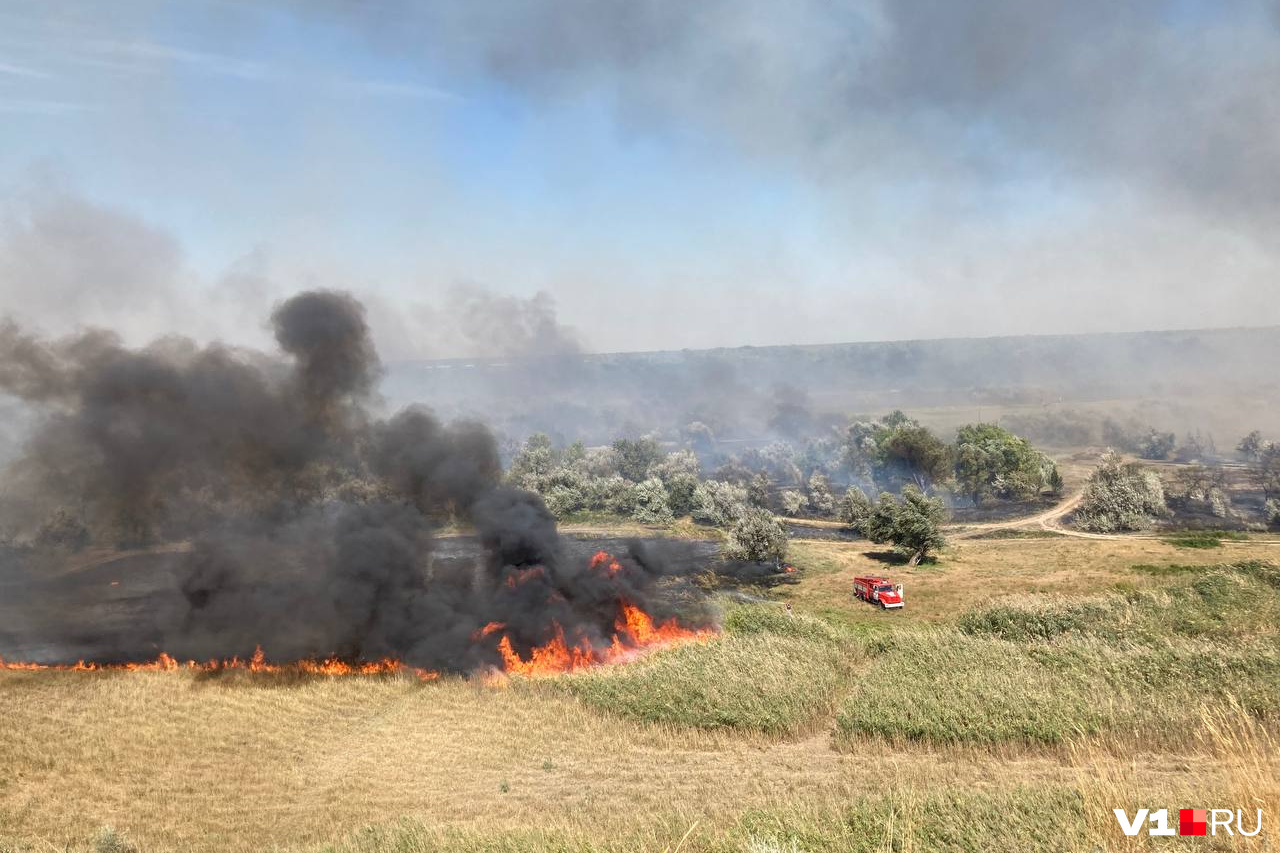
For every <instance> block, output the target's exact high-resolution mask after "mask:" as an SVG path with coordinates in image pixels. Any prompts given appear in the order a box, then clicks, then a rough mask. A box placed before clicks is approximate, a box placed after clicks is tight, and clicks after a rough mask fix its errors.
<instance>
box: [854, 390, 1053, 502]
mask: <svg viewBox="0 0 1280 853" xmlns="http://www.w3.org/2000/svg"><path fill="white" fill-rule="evenodd" d="M844 459H845V464H846V466H847V467H848V469H849V470H850V471H851V472H853V474H854V475H855V479H857V480H862V481H864V482H867V481H870V482H874V483H875V484H876V486H877V487H879V488H880V489H882V490H884V491H893V492H897V491H901V490H902V488H903V487H904V486H906V485H908V484H911V485H914V486H916V488H918V489H919V490H920V491H922V492H925V493H927V492H929V491H931V490H932V489H933V488H934V487H935V486H940V485H953V486H954V489H955V491H956V493H958V494H960V495H963V496H965V497H966V498H968V499H969V500H971V501H972V502H973V504H974V505H975V506H978V505H981V504H983V503H985V502H987V501H989V500H992V499H998V500H1027V499H1029V498H1033V497H1035V496H1036V495H1038V494H1039V493H1040V492H1042V491H1044V490H1046V489H1047V490H1050V491H1052V492H1054V493H1059V492H1061V490H1062V478H1061V476H1060V475H1059V474H1058V468H1057V466H1056V465H1055V464H1054V463H1053V461H1052V460H1050V459H1049V458H1048V457H1047V456H1045V455H1044V454H1043V453H1041V452H1040V451H1038V450H1036V449H1035V448H1034V447H1032V446H1031V444H1030V443H1029V442H1028V441H1027V440H1026V439H1023V438H1020V437H1019V436H1016V435H1014V434H1013V433H1012V432H1010V431H1009V430H1007V429H1005V428H1004V427H1001V426H998V425H997V424H970V425H968V426H964V427H961V428H960V430H959V431H958V432H957V433H956V440H955V443H954V444H950V445H948V444H945V443H944V442H943V441H942V440H941V439H939V438H938V437H937V436H936V435H934V434H933V433H932V432H931V431H930V430H929V429H928V428H926V427H924V426H922V425H921V424H920V423H919V422H918V421H916V420H913V419H911V418H908V417H907V416H906V415H904V414H903V413H902V412H893V413H892V414H890V415H888V416H887V417H885V418H884V419H883V420H882V421H873V422H870V423H868V422H859V423H855V424H853V425H852V426H850V427H849V430H848V435H847V439H846V442H845V450H844Z"/></svg>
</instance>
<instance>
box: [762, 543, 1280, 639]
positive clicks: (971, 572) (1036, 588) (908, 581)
mask: <svg viewBox="0 0 1280 853" xmlns="http://www.w3.org/2000/svg"><path fill="white" fill-rule="evenodd" d="M790 553H791V561H792V563H793V564H794V565H795V566H797V567H798V568H799V569H801V570H803V572H804V575H803V578H802V582H801V583H800V584H798V585H795V586H783V587H779V589H778V592H777V595H778V597H779V598H781V599H783V600H788V601H792V602H794V603H795V605H796V606H798V607H801V608H803V609H805V610H808V611H811V612H814V613H818V614H821V615H823V616H826V617H828V618H832V619H836V620H839V621H843V622H847V623H852V624H859V625H867V626H873V627H888V626H891V625H900V624H902V623H903V622H908V621H909V622H917V621H922V622H942V621H951V620H954V619H955V618H956V617H957V616H958V615H959V614H960V613H961V612H962V611H964V610H965V609H967V608H969V607H973V606H976V605H979V604H982V603H985V602H987V601H989V600H991V599H993V598H1004V597H1007V596H1010V595H1014V594H1020V593H1057V594H1061V595H1068V596H1079V595H1093V594H1096V593H1099V592H1107V591H1114V590H1128V589H1134V588H1139V589H1142V588H1149V587H1155V586H1160V585H1162V584H1165V583H1167V582H1168V581H1167V579H1164V578H1161V577H1159V576H1156V575H1152V574H1151V573H1144V572H1141V571H1134V569H1133V567H1134V566H1136V565H1149V566H1168V565H1178V564H1186V563H1214V562H1223V561H1227V560H1230V561H1233V562H1234V561H1237V560H1247V559H1259V560H1268V559H1269V560H1280V545H1277V544H1272V543H1268V542H1256V541H1249V542H1232V543H1227V544H1225V545H1224V547H1223V548H1221V549H1215V550H1214V551H1197V552H1192V553H1190V554H1189V553H1188V552H1187V551H1186V550H1185V549H1181V548H1177V547H1174V546H1173V545H1170V544H1169V543H1167V542H1163V541H1160V540H1154V539H1097V540H1095V539H1077V538H1073V537H1066V536H1063V537H1053V538H1048V539H963V540H958V541H956V542H953V543H951V544H950V545H948V546H947V548H946V549H945V550H944V551H943V552H942V554H941V556H940V557H939V560H938V562H937V563H929V564H925V565H920V566H914V567H908V566H906V565H896V564H893V563H886V562H884V561H883V560H880V559H876V558H875V557H873V556H872V555H879V554H887V553H888V546H885V545H873V544H872V543H870V542H865V541H858V542H841V541H826V540H817V539H811V540H799V541H793V542H792V543H791V552H790ZM864 574H883V575H888V576H890V577H892V578H894V579H896V580H898V581H900V582H902V583H903V585H904V586H905V590H906V601H907V606H906V608H905V609H903V610H901V611H889V612H884V611H881V610H879V609H878V608H875V607H872V606H870V605H867V604H864V603H862V602H860V601H857V600H856V599H854V598H853V597H852V596H851V595H850V591H851V589H852V588H853V579H854V578H855V577H857V576H858V575H864Z"/></svg>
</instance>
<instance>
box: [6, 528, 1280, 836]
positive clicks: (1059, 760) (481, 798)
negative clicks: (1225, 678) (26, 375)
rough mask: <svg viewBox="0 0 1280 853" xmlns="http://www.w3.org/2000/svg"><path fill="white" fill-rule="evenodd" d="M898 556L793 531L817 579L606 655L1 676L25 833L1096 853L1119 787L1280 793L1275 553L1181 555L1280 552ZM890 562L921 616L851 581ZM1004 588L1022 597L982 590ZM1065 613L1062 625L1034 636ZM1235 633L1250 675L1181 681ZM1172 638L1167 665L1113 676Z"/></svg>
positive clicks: (1235, 658)
mask: <svg viewBox="0 0 1280 853" xmlns="http://www.w3.org/2000/svg"><path fill="white" fill-rule="evenodd" d="M878 550H879V549H878V548H877V547H876V546H871V545H869V544H868V543H865V542H832V541H797V542H795V543H794V562H795V564H796V565H797V566H798V567H799V569H800V582H799V583H797V584H794V585H785V586H782V587H779V588H777V589H775V590H774V591H773V592H772V593H770V594H769V595H770V596H771V599H772V600H770V601H766V602H764V603H760V604H755V605H748V606H746V607H737V608H734V607H731V606H727V607H728V613H729V615H728V621H727V625H726V632H725V634H724V635H723V636H722V637H719V638H717V639H714V640H711V641H709V642H707V643H705V644H696V645H693V646H686V647H681V648H676V649H671V650H667V651H664V652H657V653H655V654H653V655H652V656H651V657H650V658H648V659H645V660H642V661H640V662H638V663H635V664H630V665H627V666H624V667H620V668H616V669H614V670H608V669H606V670H604V671H601V672H593V673H589V674H586V675H575V676H568V677H560V678H555V679H547V680H540V681H526V680H520V679H510V680H505V679H504V680H483V679H473V680H470V681H468V680H463V679H445V680H443V681H441V682H437V683H419V682H417V681H415V680H412V679H407V678H399V677H388V678H345V679H343V678H339V679H326V678H318V679H312V680H298V679H297V678H296V677H294V678H283V677H265V676H251V675H249V674H247V673H235V674H232V675H230V676H224V677H208V676H199V675H195V674H190V673H183V672H178V673H164V672H141V673H74V672H66V673H56V672H36V673H21V672H0V717H2V718H3V720H4V723H3V726H2V727H0V767H3V768H4V773H3V774H2V775H0V850H4V851H10V850H13V851H23V853H26V851H41V850H82V849H84V850H95V849H96V850H98V851H117V853H118V851H127V850H130V849H137V850H141V851H144V852H145V853H156V852H157V851H197V853H198V852H199V851H210V853H212V851H218V853H232V851H258V850H287V851H320V850H334V851H351V853H356V851H360V853H374V851H389V850H404V851H434V850H439V851H445V850H450V851H452V850H462V851H468V850H476V851H479V850H484V851H512V853H514V851H525V850H531V851H566V853H567V851H655V853H658V852H659V851H676V850H681V851H685V853H690V851H725V853H728V851H753V853H771V851H837V850H841V851H843V850H868V851H871V850H903V851H906V850H913V851H926V850H956V849H961V850H964V849H967V850H974V851H978V850H1008V851H1014V850H1019V851H1021V850H1042V849H1043V850H1062V851H1086V850H1088V851H1092V850H1094V849H1098V848H1099V847H1100V846H1103V847H1105V849H1108V850H1109V849H1131V847H1125V846H1124V845H1126V844H1128V845H1132V844H1133V842H1134V839H1128V838H1125V837H1124V836H1121V835H1119V833H1118V829H1117V827H1116V822H1115V820H1114V818H1113V817H1112V816H1111V809H1112V808H1114V807H1116V806H1123V807H1127V808H1130V809H1132V808H1135V807H1139V806H1147V805H1150V806H1152V807H1159V806H1160V805H1167V806H1168V807H1170V808H1176V807H1177V806H1178V805H1180V804H1182V805H1187V804H1195V805H1197V806H1198V805H1201V804H1203V803H1204V802H1205V801H1206V800H1207V799H1211V800H1212V801H1213V802H1214V803H1222V802H1230V803H1233V804H1238V805H1239V806H1240V807H1249V806H1250V804H1251V803H1254V802H1258V803H1260V804H1261V805H1262V807H1263V808H1264V809H1266V810H1268V813H1269V814H1277V813H1280V811H1278V810H1280V784H1278V783H1277V781H1276V780H1277V779H1278V778H1280V760H1278V759H1277V750H1276V749H1275V747H1276V741H1275V740H1274V731H1273V729H1271V728H1269V727H1268V725H1267V724H1264V723H1263V722H1260V720H1262V719H1264V718H1268V717H1269V718H1271V719H1272V720H1274V713H1275V711H1274V709H1275V708H1276V707H1277V703H1280V678H1278V677H1277V673H1280V665H1277V660H1276V658H1277V652H1276V631H1277V628H1276V624H1277V622H1280V620H1277V610H1276V600H1277V596H1276V595H1275V593H1274V592H1267V589H1269V588H1268V587H1266V586H1265V585H1264V584H1263V581H1259V580H1258V577H1262V578H1263V580H1264V581H1265V580H1266V579H1268V578H1271V577H1272V575H1269V574H1265V573H1264V574H1263V575H1257V577H1255V576H1254V575H1256V574H1257V573H1256V572H1254V574H1250V573H1249V571H1253V570H1249V571H1243V572H1241V571H1234V570H1232V571H1217V570H1211V569H1194V570H1178V569H1174V570H1168V569H1164V570H1162V569H1161V567H1168V566H1178V565H1185V564H1191V563H1198V564H1206V565H1207V564H1212V563H1220V562H1227V561H1231V562H1240V561H1245V560H1249V559H1259V560H1266V559H1271V560H1275V559H1276V558H1277V557H1280V553H1278V552H1280V546H1276V545H1271V544H1266V543H1261V542H1248V543H1228V544H1226V545H1224V546H1223V547H1222V548H1220V549H1216V550H1215V551H1211V552H1208V553H1206V552H1199V551H1197V552H1188V551H1186V550H1183V549H1178V548H1175V547H1173V546H1171V545H1169V544H1166V543H1164V542H1160V541H1154V540H1097V541H1095V540H1084V539H1076V538H1068V537H1049V538H1028V539H1022V538H1009V539H968V540H961V541H957V542H955V543H954V544H953V545H951V546H950V547H948V548H947V549H946V550H945V551H944V553H943V554H942V557H941V560H940V561H939V562H938V563H937V564H935V565H928V566H921V567H916V568H912V569H907V568H905V567H902V566H895V565H886V564H885V563H883V562H881V560H880V559H877V557H876V554H877V551H878ZM1135 566H1139V567H1143V566H1145V567H1153V566H1154V567H1156V568H1154V569H1152V568H1137V569H1135V568H1134V567H1135ZM886 569H887V570H888V571H889V572H890V573H892V574H894V575H895V576H897V577H899V578H901V579H902V580H903V581H904V583H905V584H906V587H907V596H908V608H907V609H906V610H905V611H902V612H889V613H885V612H882V611H880V610H878V609H875V608H873V607H870V606H868V605H865V604H860V603H858V602H856V601H854V600H852V598H851V597H850V595H849V580H850V578H851V577H852V576H853V575H854V574H857V573H861V572H863V571H880V570H886ZM1260 571H1261V570H1260ZM1191 579H1196V582H1197V583H1199V582H1200V581H1201V580H1203V581H1204V583H1209V581H1210V580H1212V581H1213V583H1214V584H1217V585H1216V586H1213V585H1211V587H1212V588H1208V587H1206V589H1208V592H1204V591H1203V590H1202V591H1201V592H1195V591H1194V590H1195V589H1199V588H1198V587H1194V586H1188V582H1189V580H1191ZM1045 594H1047V595H1045ZM1100 596H1101V598H1099V597H1100ZM1215 596H1217V597H1215ZM1221 596H1226V598H1222V597H1221ZM1232 596H1234V597H1232ZM782 600H788V601H791V602H793V605H794V608H795V611H796V615H795V616H794V617H792V618H790V619H788V618H787V617H786V616H785V614H784V613H783V610H782V608H781V607H780V606H779V603H778V602H779V601H782ZM1004 600H1009V601H1013V602H1022V604H1019V605H1018V606H1019V607H1023V606H1024V605H1025V607H1024V609H1022V610H1016V609H1015V612H1014V615H1013V617H1012V620H1011V621H1010V619H1009V618H1006V617H1007V614H994V615H993V614H992V613H989V612H986V611H983V610H982V608H983V607H984V606H985V605H989V604H991V603H992V602H997V603H998V602H1000V601H1004ZM1037 601H1038V602H1041V604H1035V605H1033V604H1029V603H1027V602H1037ZM1096 601H1101V602H1103V603H1102V604H1097V605H1096V606H1095V605H1094V604H1089V603H1090V602H1096ZM1108 602H1109V603H1108ZM1238 602H1245V604H1244V605H1242V606H1240V607H1239V608H1238V609H1239V614H1240V616H1239V619H1240V621H1239V624H1236V623H1235V622H1233V621H1232V620H1233V619H1235V616H1234V615H1233V613H1234V612H1235V608H1236V604H1237V603H1238ZM1086 604H1087V605H1088V606H1089V607H1095V609H1096V607H1104V608H1111V609H1110V610H1105V613H1107V614H1115V619H1114V620H1110V621H1098V620H1095V621H1094V622H1090V621H1089V619H1092V618H1093V617H1092V616H1090V617H1089V619H1085V618H1083V617H1079V614H1078V613H1077V612H1076V610H1075V609H1073V608H1077V605H1079V606H1080V607H1084V606H1085V605H1086ZM1184 604H1185V607H1184ZM975 608H976V609H975ZM1037 608H1039V609H1037ZM1046 608H1047V610H1050V611H1053V612H1054V613H1057V614H1058V616H1057V617H1055V618H1059V621H1060V622H1061V624H1062V625H1066V626H1068V627H1066V628H1062V631H1063V636H1061V637H1057V638H1048V639H1045V640H1043V641H1041V640H1039V639H1037V640H1035V641H1034V642H1023V641H1020V640H1015V639H1010V636H1011V635H1009V634H1008V632H1009V631H1010V630H1013V629H1018V630H1021V629H1020V628H1019V626H1023V625H1024V623H1026V621H1027V620H1029V619H1031V618H1032V617H1033V616H1034V618H1035V619H1036V620H1040V619H1041V617H1042V611H1045V612H1047V611H1046ZM1054 608H1058V609H1057V610H1054ZM1064 608H1065V609H1064ZM1117 608H1118V609H1117ZM1184 610H1186V611H1187V612H1192V613H1194V614H1198V617H1197V618H1202V620H1207V621H1204V625H1207V626H1208V627H1207V628H1206V627H1204V625H1201V626H1200V627H1199V628H1197V629H1196V633H1194V635H1193V634H1190V633H1188V632H1187V630H1186V629H1185V626H1184V625H1183V624H1182V622H1181V621H1178V620H1180V619H1181V616H1179V614H1180V613H1182V612H1183V611H1184ZM1059 611H1060V612H1059ZM1080 612H1081V613H1086V614H1088V613H1093V612H1094V611H1093V610H1088V609H1087V608H1086V610H1081V611H1080ZM966 613H968V614H969V616H967V617H966V618H965V619H963V620H962V619H961V617H962V614H966ZM810 614H811V615H810ZM1062 614H1066V615H1065V616H1063V615H1062ZM1078 617H1079V618H1078ZM1072 619H1074V620H1076V621H1074V622H1072V621H1071V620H1072ZM1020 620H1021V621H1020ZM1215 620H1216V621H1215ZM1111 621H1114V622H1115V624H1117V625H1122V628H1120V629H1117V630H1123V631H1129V632H1130V634H1131V636H1132V637H1134V638H1138V637H1145V638H1146V639H1143V640H1141V641H1139V640H1134V641H1133V642H1134V645H1133V649H1136V650H1137V651H1133V650H1132V649H1129V650H1126V649H1120V648H1119V647H1120V646H1122V645H1125V644H1124V643H1121V644H1117V643H1115V642H1113V641H1112V640H1109V639H1105V638H1103V637H1102V636H1101V635H1100V634H1098V632H1099V631H1101V630H1102V628H1101V627H1100V626H1103V625H1108V624H1111ZM1036 624H1037V625H1040V624H1041V623H1040V622H1039V621H1037V622H1036ZM1053 624H1058V623H1056V622H1055V623H1053ZM1196 624H1197V625H1199V624H1200V623H1196ZM1268 624H1270V626H1271V627H1270V628H1268V627H1267V625H1268ZM1010 625H1012V626H1013V629H1011V628H1010V627H1009V626H1010ZM1071 626H1075V627H1074V628H1072V627H1071ZM1090 626H1092V627H1090ZM1107 630H1110V629H1107ZM1090 632H1093V633H1092V634H1091V633H1090ZM1130 634H1126V636H1130ZM1068 635H1070V636H1068ZM1077 635H1078V636H1077ZM1166 635H1167V636H1166ZM1246 635H1247V637H1248V641H1247V642H1244V643H1240V642H1238V640H1239V637H1240V636H1246ZM1113 647H1114V648H1113ZM1228 649H1229V650H1230V653H1229V654H1227V652H1226V651H1224V650H1228ZM1131 652H1132V653H1131ZM1211 655H1219V656H1222V655H1226V658H1224V659H1227V658H1229V667H1235V668H1234V669H1230V673H1234V676H1235V677H1236V678H1238V679H1243V681H1244V682H1245V684H1244V686H1245V687H1246V688H1247V689H1244V690H1242V691H1241V692H1242V695H1243V698H1237V697H1236V696H1234V695H1233V694H1231V692H1230V691H1221V692H1215V691H1208V692H1206V691H1204V690H1201V685H1199V683H1198V682H1196V683H1190V686H1189V687H1187V688H1186V689H1183V688H1182V687H1179V686H1178V684H1181V683H1183V682H1184V681H1186V679H1187V675H1186V673H1187V672H1193V671H1194V669H1195V667H1196V666H1198V665H1199V664H1198V663H1197V661H1199V660H1200V659H1201V656H1211ZM1152 660H1158V661H1161V662H1162V663H1161V664H1160V665H1161V666H1163V667H1166V668H1167V669H1168V672H1169V673H1170V675H1169V679H1168V680H1167V682H1158V683H1153V684H1150V685H1145V686H1142V685H1139V686H1138V687H1137V689H1135V691H1134V692H1133V693H1132V694H1124V691H1123V690H1119V691H1118V692H1115V693H1114V699H1112V700H1110V701H1108V698H1107V695H1106V694H1107V691H1108V690H1115V685H1116V684H1122V683H1123V680H1124V679H1125V678H1128V677H1129V676H1130V675H1131V674H1132V673H1133V672H1139V671H1142V667H1145V666H1148V665H1149V664H1150V662H1151V661H1152ZM1180 667H1186V668H1188V669H1185V670H1184V669H1181V668H1180ZM1098 672H1102V673H1103V675H1102V676H1097V675H1096V673H1098ZM1097 678H1105V679H1109V680H1105V681H1098V680H1097ZM1019 692H1021V693H1022V695H1012V694H1018V693H1019ZM1147 696H1150V697H1151V698H1152V700H1153V702H1154V700H1159V702H1158V703H1155V705H1157V706H1158V705H1163V704H1165V703H1167V705H1168V707H1176V708H1177V709H1178V713H1176V714H1174V715H1173V716H1171V717H1169V718H1168V719H1163V718H1162V719H1160V720H1152V719H1151V718H1150V715H1143V714H1142V713H1141V711H1142V708H1141V707H1140V706H1141V705H1143V704H1144V702H1145V699H1144V697H1147ZM957 697H960V701H953V700H955V699H956V698H957ZM106 827H111V828H113V829H112V830H111V831H109V832H108V831H106V830H105V829H104V828H106ZM1145 838H1146V837H1145V836H1143V840H1144V843H1145ZM1198 841H1199V843H1198V844H1197V845H1195V846H1194V847H1188V848H1187V849H1197V850H1207V849H1215V848H1214V847H1213V846H1211V845H1209V844H1206V843H1205V842H1203V841H1202V840H1198ZM1132 849H1138V848H1136V847H1134V848H1132ZM1153 849H1154V848H1153ZM1160 849H1168V848H1167V847H1166V848H1160ZM1240 849H1264V848H1261V847H1258V846H1254V847H1249V846H1248V845H1247V843H1244V842H1242V843H1241V846H1240Z"/></svg>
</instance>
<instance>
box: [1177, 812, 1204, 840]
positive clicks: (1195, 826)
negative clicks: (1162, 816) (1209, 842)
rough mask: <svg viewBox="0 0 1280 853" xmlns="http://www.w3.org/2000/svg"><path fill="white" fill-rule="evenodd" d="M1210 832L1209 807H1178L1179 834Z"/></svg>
mask: <svg viewBox="0 0 1280 853" xmlns="http://www.w3.org/2000/svg"><path fill="white" fill-rule="evenodd" d="M1208 832H1209V810H1208V809H1178V834H1179V835H1205V834H1207V833H1208Z"/></svg>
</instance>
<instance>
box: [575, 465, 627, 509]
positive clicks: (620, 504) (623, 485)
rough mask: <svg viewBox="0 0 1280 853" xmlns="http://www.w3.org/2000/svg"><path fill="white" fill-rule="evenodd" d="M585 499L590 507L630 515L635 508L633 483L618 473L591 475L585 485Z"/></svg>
mask: <svg viewBox="0 0 1280 853" xmlns="http://www.w3.org/2000/svg"><path fill="white" fill-rule="evenodd" d="M583 494H584V500H585V503H586V505H587V507H588V508H589V509H595V510H604V511H606V512H612V513H617V514H618V515H630V514H631V511H632V510H633V509H635V500H634V495H633V494H632V484H631V483H628V482H627V481H626V480H624V479H622V478H621V477H619V476H618V475H616V474H615V475H613V476H612V477H591V478H589V479H588V480H587V481H586V483H585V484H584V485H583Z"/></svg>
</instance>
